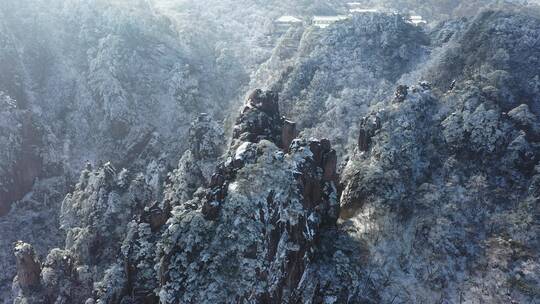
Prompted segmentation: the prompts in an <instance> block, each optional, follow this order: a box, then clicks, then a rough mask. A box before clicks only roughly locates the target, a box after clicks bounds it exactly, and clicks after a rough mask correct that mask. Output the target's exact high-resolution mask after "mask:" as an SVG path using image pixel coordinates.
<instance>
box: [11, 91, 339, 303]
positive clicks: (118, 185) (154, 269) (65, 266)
mask: <svg viewBox="0 0 540 304" xmlns="http://www.w3.org/2000/svg"><path fill="white" fill-rule="evenodd" d="M284 121H285V120H284V119H283V118H282V117H280V116H279V108H278V105H277V96H276V95H275V94H274V93H272V92H262V91H256V92H254V94H252V95H251V97H250V98H249V99H248V102H247V104H246V108H245V109H244V110H243V111H242V113H241V114H240V117H239V118H238V124H237V125H236V127H235V130H237V132H235V136H234V138H233V143H232V144H231V149H230V151H229V152H228V154H227V156H226V157H225V161H224V162H223V163H222V164H220V165H218V168H217V171H216V172H215V173H214V175H213V176H212V178H211V181H210V184H209V185H208V188H206V189H204V188H201V189H200V190H198V191H196V192H195V193H194V194H185V195H187V196H190V195H192V197H193V199H191V200H188V201H178V199H180V198H184V197H186V196H182V195H173V193H174V192H175V191H178V190H179V188H178V185H176V186H175V185H174V180H172V183H173V185H171V186H170V187H168V188H167V189H166V190H165V195H164V197H165V198H164V200H163V201H162V202H155V203H151V202H152V198H153V195H152V191H151V188H150V187H149V186H148V184H147V183H146V182H145V180H144V179H143V178H142V176H140V177H134V178H130V176H129V173H128V172H126V171H122V172H119V173H117V172H116V171H115V169H114V168H113V167H112V166H111V165H110V164H106V165H104V166H103V167H101V168H99V169H98V170H97V171H90V170H84V171H83V172H82V174H81V178H80V181H79V183H78V184H77V187H76V189H75V191H74V192H73V193H72V194H69V195H68V196H67V197H66V199H65V200H64V202H63V207H62V213H61V215H62V216H61V223H62V228H63V229H65V230H66V231H67V239H66V247H65V249H64V250H60V249H54V250H53V251H51V252H50V254H49V255H48V257H47V259H46V262H45V263H44V265H43V271H42V275H41V285H40V286H41V287H42V288H41V289H36V292H38V293H40V294H42V295H43V297H44V299H49V300H51V301H58V300H62V301H69V302H70V303H83V302H84V301H86V300H87V299H88V298H92V299H93V300H88V301H97V302H96V303H120V302H122V303H124V302H123V301H128V300H129V301H135V302H136V303H138V302H137V301H149V302H148V303H157V301H158V297H159V300H160V301H161V302H162V303H176V302H178V301H180V302H212V301H214V302H215V301H217V302H220V301H226V302H227V301H231V302H233V301H256V302H265V303H282V302H283V301H293V300H294V301H298V300H302V299H303V301H312V300H314V299H315V298H316V297H317V296H318V294H319V293H320V291H319V290H318V289H317V288H316V285H317V283H316V282H317V280H318V279H317V275H318V274H317V271H316V270H315V269H316V265H317V263H318V260H319V256H318V255H317V254H316V252H317V251H319V245H320V244H319V242H320V239H321V236H322V234H323V231H330V230H331V229H334V227H335V224H336V220H337V217H338V214H339V204H338V201H337V199H338V194H337V190H336V186H335V182H336V181H337V175H336V160H337V159H336V153H335V151H334V150H332V148H331V146H330V142H329V141H328V140H321V141H318V140H302V139H295V140H293V142H292V144H291V145H290V147H289V148H288V149H287V150H289V152H288V153H286V152H284V150H283V149H282V148H279V147H278V145H281V144H282V141H281V134H282V128H284V127H283V126H284V125H283V122H284ZM209 125H211V122H209V121H208V120H207V119H206V116H202V117H201V118H200V119H199V120H198V121H197V122H196V123H195V124H194V125H193V127H192V130H193V134H194V135H195V136H194V138H198V139H202V142H199V143H192V144H193V145H194V146H195V147H199V149H196V150H195V151H199V152H198V153H197V152H196V153H194V155H198V159H201V158H200V157H201V156H202V155H207V156H208V154H205V153H202V151H212V153H210V155H215V154H213V153H215V150H213V149H209V150H208V149H207V148H203V147H208V143H209V141H205V140H204V138H205V136H204V134H202V133H201V130H206V131H207V132H209V133H211V134H210V135H209V138H213V135H212V134H215V133H212V131H213V129H212V128H208V126H209ZM204 126H206V127H204ZM206 134H207V133H206ZM201 135H202V136H201ZM205 142H206V143H205ZM210 146H211V145H210ZM179 173H180V172H177V173H176V174H179ZM182 173H184V172H182ZM130 180H131V181H130ZM177 180H181V179H177ZM200 186H204V184H201V185H200ZM175 189H176V190H175ZM261 189H264V190H263V191H262V192H261ZM182 191H189V190H185V189H182ZM171 208H172V209H171ZM169 217H170V219H169V220H168V221H166V219H167V218H169ZM165 222H167V223H166V224H165ZM111 227H115V228H114V229H111ZM161 232H163V234H161ZM122 240H123V241H122ZM119 244H122V246H121V248H119ZM156 246H157V250H155V249H154V248H156ZM118 252H121V254H120V256H118ZM96 278H98V279H99V280H96ZM92 282H93V284H92ZM253 282H258V283H257V284H256V285H255V286H254V285H252V284H253ZM73 284H75V285H73ZM314 284H315V285H314ZM61 286H64V287H62V288H61ZM76 286H77V288H75V287H76ZM84 286H86V287H84ZM91 286H93V288H91ZM81 288H82V290H81ZM306 288H308V289H306ZM156 291H159V292H157V293H156ZM26 297H36V295H27V294H26V293H23V292H19V294H18V295H17V299H19V300H20V301H22V300H23V299H26ZM223 299H230V300H223Z"/></svg>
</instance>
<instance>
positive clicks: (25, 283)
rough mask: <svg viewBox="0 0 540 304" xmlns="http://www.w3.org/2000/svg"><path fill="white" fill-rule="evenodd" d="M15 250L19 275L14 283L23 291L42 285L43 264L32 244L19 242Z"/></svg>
mask: <svg viewBox="0 0 540 304" xmlns="http://www.w3.org/2000/svg"><path fill="white" fill-rule="evenodd" d="M14 252H15V257H16V259H17V276H16V277H15V280H14V285H16V286H18V287H19V288H20V289H21V290H22V291H23V292H27V291H30V290H31V289H32V288H36V287H38V286H39V285H40V282H39V278H40V274H41V264H40V263H39V260H38V258H37V256H36V253H35V251H34V248H33V247H32V245H30V244H27V243H23V242H17V243H16V244H15V249H14Z"/></svg>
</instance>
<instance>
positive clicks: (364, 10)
mask: <svg viewBox="0 0 540 304" xmlns="http://www.w3.org/2000/svg"><path fill="white" fill-rule="evenodd" d="M349 12H351V13H378V12H379V10H378V9H374V8H351V9H350V10H349Z"/></svg>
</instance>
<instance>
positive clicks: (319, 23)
mask: <svg viewBox="0 0 540 304" xmlns="http://www.w3.org/2000/svg"><path fill="white" fill-rule="evenodd" d="M347 19H349V16H344V15H338V16H315V17H313V19H312V21H311V22H312V24H313V25H314V26H316V27H318V28H326V27H328V26H329V25H331V24H333V23H335V22H338V21H342V20H347Z"/></svg>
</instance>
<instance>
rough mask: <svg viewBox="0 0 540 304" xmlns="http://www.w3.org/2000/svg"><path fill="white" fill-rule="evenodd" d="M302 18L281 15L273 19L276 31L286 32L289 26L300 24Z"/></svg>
mask: <svg viewBox="0 0 540 304" xmlns="http://www.w3.org/2000/svg"><path fill="white" fill-rule="evenodd" d="M302 22H303V21H302V19H300V18H297V17H294V16H281V17H279V18H278V19H276V20H275V21H274V24H275V25H276V30H277V32H278V33H280V32H281V33H282V32H286V31H287V30H288V29H289V28H290V27H292V26H295V25H300V24H302Z"/></svg>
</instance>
